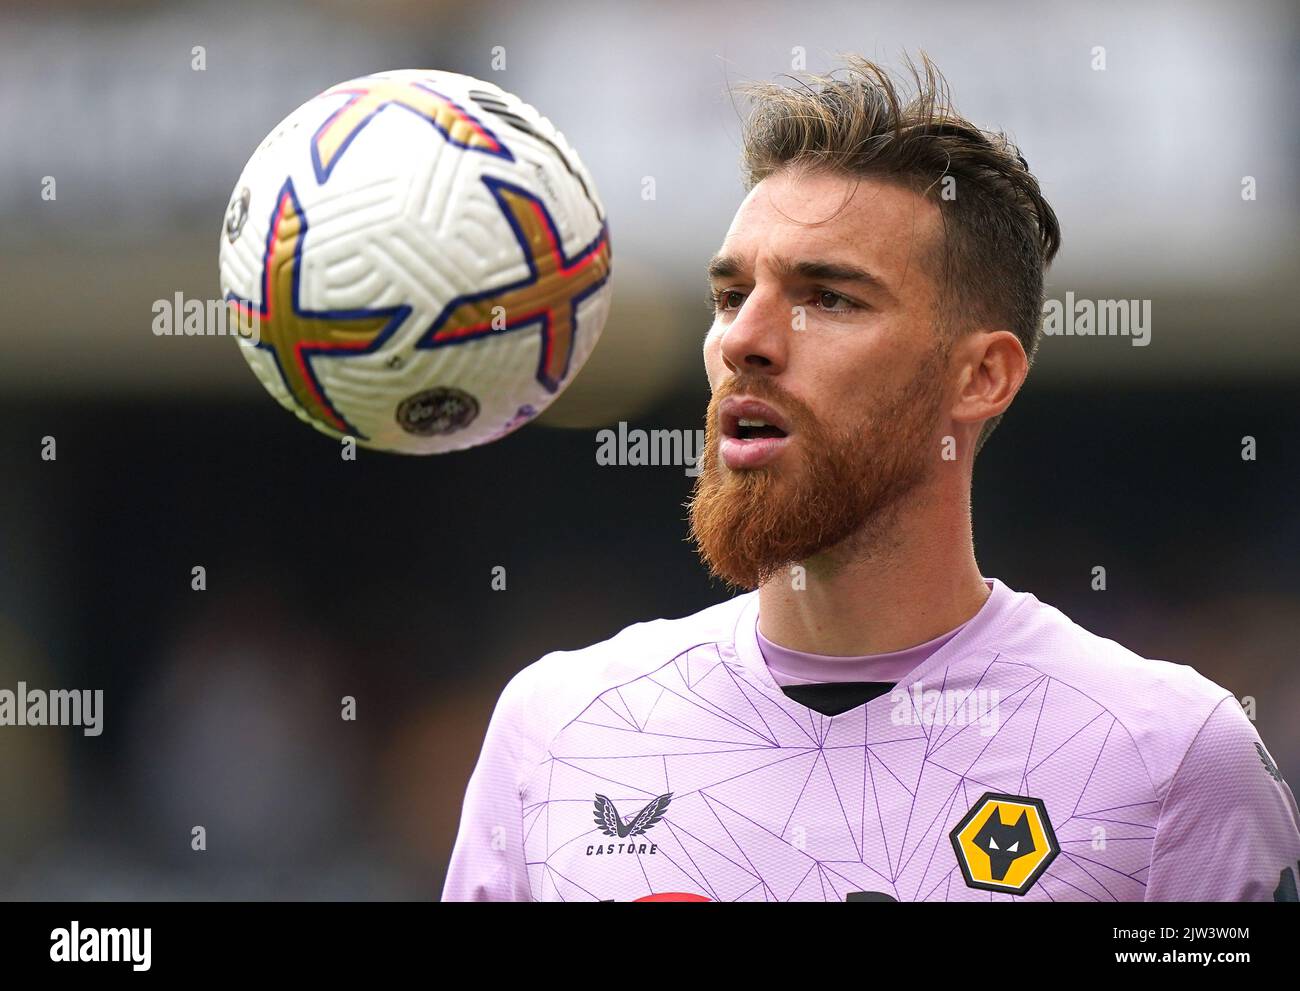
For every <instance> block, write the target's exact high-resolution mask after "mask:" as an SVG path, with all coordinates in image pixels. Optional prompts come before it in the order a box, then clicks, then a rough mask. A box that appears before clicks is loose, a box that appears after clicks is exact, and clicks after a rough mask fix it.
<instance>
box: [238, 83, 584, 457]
mask: <svg viewBox="0 0 1300 991" xmlns="http://www.w3.org/2000/svg"><path fill="white" fill-rule="evenodd" d="M220 260H221V291H222V295H223V296H224V298H225V299H226V300H227V301H228V302H229V305H230V307H231V311H232V315H235V316H237V319H238V326H239V327H240V336H239V338H238V341H239V346H240V349H241V351H242V352H243V355H244V357H245V358H246V359H247V360H248V363H249V364H250V365H251V366H252V368H253V371H254V372H255V373H256V374H257V377H258V379H259V380H260V381H261V383H262V384H263V385H264V386H265V387H266V389H267V390H268V391H269V392H270V393H271V395H272V396H274V397H275V398H276V399H277V400H278V401H279V402H280V404H281V405H282V406H284V407H286V408H287V409H290V410H292V411H293V412H294V413H296V414H297V415H298V416H299V417H300V418H301V419H303V420H305V421H306V422H308V423H310V424H311V425H312V426H313V427H315V428H316V429H318V430H320V431H323V432H324V433H326V434H329V435H331V436H333V437H349V436H350V437H354V438H356V441H357V443H358V444H360V445H362V446H365V447H371V448H377V449H381V450H385V451H394V452H400V453H404V454H439V453H442V452H445V451H454V450H460V449H462V448H466V447H473V446H474V445H477V444H484V443H487V442H488V441H492V440H496V439H497V438H499V437H502V436H504V435H505V434H507V433H509V432H510V431H512V430H515V429H516V428H518V427H520V426H522V425H523V424H524V423H526V422H527V421H528V420H530V419H532V418H533V417H534V416H536V415H537V414H538V413H540V412H541V411H542V410H544V409H545V408H546V407H547V406H548V405H550V403H551V402H552V401H553V400H554V399H555V398H556V396H558V395H559V394H560V392H561V391H562V390H563V389H564V387H565V386H566V385H567V384H568V383H569V382H570V381H571V380H572V379H573V376H574V375H576V374H577V372H578V370H579V369H580V368H581V367H582V365H583V363H584V362H585V361H586V360H587V357H588V355H590V354H591V350H592V348H593V347H594V346H595V344H596V340H597V339H598V338H599V336H600V332H601V329H602V328H603V326H604V323H605V317H606V315H607V313H608V310H609V298H610V282H609V273H610V249H609V232H608V227H607V224H606V218H605V210H604V207H603V206H602V204H601V201H600V197H599V195H598V194H597V192H596V187H595V183H594V182H593V181H592V178H591V175H590V174H589V173H588V171H587V170H586V168H585V167H584V166H583V164H582V162H581V161H579V159H578V156H577V154H575V153H574V151H573V149H572V148H570V147H569V144H568V142H567V141H565V139H564V136H563V135H562V134H560V133H559V132H558V131H557V130H556V129H555V127H554V126H553V125H552V124H551V123H550V121H548V120H547V119H546V118H545V117H543V116H542V115H541V114H539V113H538V112H537V111H536V110H535V109H533V107H531V106H529V105H528V104H526V103H524V102H522V101H521V100H520V99H519V98H518V97H515V96H513V95H511V94H510V93H507V92H505V91H504V90H502V89H501V88H500V87H498V86H496V85H494V84H492V83H488V82H484V81H482V80H480V79H475V78H473V77H471V76H464V75H460V74H458V73H453V72H441V71H436V70H427V71H426V70H401V71H393V72H381V73H376V74H375V75H371V76H365V77H362V78H360V79H354V80H351V81H349V82H345V83H340V84H339V85H337V86H334V87H331V88H330V89H328V90H326V91H325V92H324V93H321V94H320V95H319V96H317V97H314V98H313V99H311V100H309V101H307V103H305V104H303V105H302V106H301V107H299V108H298V109H297V110H295V111H294V112H293V113H291V114H290V115H289V116H288V117H286V118H285V119H284V120H283V121H282V122H281V123H280V125H279V126H278V127H276V128H275V129H274V130H273V131H272V132H271V133H270V134H269V135H268V136H267V137H266V139H265V140H264V141H263V142H262V143H261V145H259V146H258V148H257V150H256V151H254V152H253V157H252V158H251V159H249V162H248V164H247V165H246V166H245V167H244V171H243V174H242V175H240V177H239V181H238V182H237V183H236V184H235V190H234V193H233V195H232V196H231V201H230V207H229V209H228V210H227V212H226V223H225V227H224V230H223V231H222V234H221V259H220Z"/></svg>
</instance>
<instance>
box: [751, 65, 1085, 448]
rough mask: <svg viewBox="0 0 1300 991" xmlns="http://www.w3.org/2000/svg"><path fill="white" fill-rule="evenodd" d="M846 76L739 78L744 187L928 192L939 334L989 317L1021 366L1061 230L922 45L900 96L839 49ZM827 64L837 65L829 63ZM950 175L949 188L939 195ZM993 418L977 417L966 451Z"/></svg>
mask: <svg viewBox="0 0 1300 991" xmlns="http://www.w3.org/2000/svg"><path fill="white" fill-rule="evenodd" d="M841 58H842V59H843V60H844V62H845V63H846V66H845V67H846V68H847V70H848V76H847V78H844V79H837V78H835V75H834V73H831V74H828V75H806V76H805V77H804V78H802V79H798V78H796V79H795V83H796V85H795V86H794V87H787V86H783V85H779V84H777V83H748V84H744V85H742V86H741V87H740V90H741V91H742V92H743V93H744V94H745V95H747V96H748V97H750V99H751V100H752V102H753V106H752V109H751V111H750V114H749V117H748V119H747V120H746V122H745V126H744V133H743V139H744V150H743V154H742V168H743V170H744V180H745V188H746V189H753V188H754V186H756V185H757V184H758V183H759V182H761V181H762V180H763V179H765V178H767V177H768V176H770V175H772V174H774V173H776V172H779V171H781V170H783V169H785V168H787V167H789V166H797V167H808V168H810V169H813V170H817V171H829V172H832V173H843V174H845V175H850V176H862V177H870V178H876V179H882V180H886V181H892V182H895V183H898V184H900V185H902V186H905V187H906V188H908V189H911V190H912V191H913V192H915V193H917V194H918V195H921V196H925V197H927V198H928V199H930V200H932V201H933V202H934V203H935V204H936V205H937V206H938V207H939V212H940V216H941V218H942V222H943V230H944V236H943V243H942V245H941V246H940V250H939V254H940V257H939V258H937V259H936V258H931V264H932V265H934V266H935V269H936V270H937V274H938V276H939V277H938V283H939V286H940V295H941V300H940V307H939V310H940V314H939V315H940V320H941V323H942V326H943V327H945V328H948V330H949V332H951V333H964V332H967V331H970V330H973V329H974V328H976V327H978V326H981V325H985V326H987V325H989V324H995V325H996V324H1001V325H1003V326H1006V327H1007V328H1008V329H1010V330H1012V331H1013V332H1014V333H1015V335H1016V337H1017V338H1019V340H1020V343H1021V345H1022V346H1023V347H1024V349H1025V354H1026V355H1027V356H1028V358H1029V360H1030V362H1031V363H1032V362H1033V359H1034V354H1035V352H1036V351H1037V349H1038V341H1039V337H1040V333H1041V326H1042V308H1043V277H1044V274H1045V272H1046V271H1047V267H1048V266H1049V265H1050V264H1051V262H1052V259H1053V258H1054V257H1055V256H1056V252H1057V250H1058V249H1059V248H1060V245H1061V228H1060V224H1059V223H1058V222H1057V219H1056V214H1055V212H1053V210H1052V208H1051V206H1050V205H1048V203H1047V200H1046V199H1044V198H1043V194H1042V192H1041V191H1040V190H1039V187H1038V180H1037V179H1036V178H1034V175H1033V173H1031V172H1030V171H1029V163H1028V162H1026V161H1025V159H1024V158H1023V157H1022V156H1021V154H1020V151H1019V149H1018V148H1017V147H1016V146H1015V145H1014V144H1012V143H1011V141H1010V140H1009V139H1008V138H1007V136H1006V135H1005V134H1004V133H1002V132H1001V131H997V132H991V131H985V130H982V129H981V128H979V127H976V126H975V125H974V124H972V123H971V122H970V121H968V120H966V119H965V118H963V117H961V116H959V115H958V114H957V113H956V112H955V111H954V110H953V109H952V106H951V100H950V96H949V91H948V84H947V81H946V80H945V79H944V77H943V75H942V74H941V73H940V72H939V70H938V68H937V67H936V66H935V65H934V63H933V62H932V61H931V60H930V58H929V56H928V55H926V54H925V53H924V52H922V53H921V69H920V70H918V69H917V67H916V65H915V63H914V62H913V61H912V59H911V58H910V57H909V58H907V59H906V65H907V68H908V70H909V71H910V74H911V77H912V84H913V88H914V90H915V92H914V93H912V94H911V95H910V96H908V97H907V98H906V99H905V94H904V93H902V92H900V89H899V86H898V84H897V83H896V82H895V81H894V79H893V77H892V76H891V75H890V73H889V72H888V71H887V70H886V69H884V68H883V67H882V66H881V65H879V64H878V63H876V62H872V61H870V60H868V59H866V58H864V57H862V56H861V55H844V56H841ZM837 71H838V70H837ZM948 176H951V177H952V178H953V180H954V181H955V186H954V185H951V184H947V185H948V188H953V189H954V190H955V195H953V196H951V197H947V196H945V195H944V189H945V185H946V184H945V183H944V181H943V180H944V179H945V177H948ZM1001 419H1002V416H1001V415H998V416H995V417H991V418H990V419H988V420H986V421H985V423H984V426H983V427H982V428H981V430H980V434H979V438H978V439H977V441H976V443H975V453H976V454H977V455H978V454H979V451H980V448H982V447H983V446H984V442H985V441H986V440H987V439H988V437H989V434H991V433H992V432H993V430H994V428H996V427H997V425H998V422H999V421H1000V420H1001Z"/></svg>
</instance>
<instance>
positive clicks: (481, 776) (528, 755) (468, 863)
mask: <svg viewBox="0 0 1300 991" xmlns="http://www.w3.org/2000/svg"><path fill="white" fill-rule="evenodd" d="M528 673H529V672H528V671H527V670H525V671H521V672H520V673H519V674H517V675H515V676H514V678H512V679H511V680H510V683H509V684H507V685H506V687H505V689H504V690H503V691H502V692H501V696H500V698H499V699H498V700H497V704H496V708H495V709H494V710H493V712H492V718H491V720H490V721H489V723H488V729H487V735H486V736H485V737H484V740H483V748H482V750H481V751H480V753H479V758H478V763H477V764H476V765H475V767H474V771H473V773H472V774H471V775H470V779H469V786H468V787H467V788H466V791H465V801H464V804H463V805H462V808H461V815H460V828H459V829H458V830H457V833H456V844H455V847H454V848H453V849H452V854H451V863H450V865H449V866H448V868H447V879H446V882H445V883H444V885H443V889H442V900H443V901H445V902H469V901H474V902H484V901H491V902H496V901H531V900H532V891H531V888H530V885H529V880H528V868H527V865H526V864H525V862H524V836H523V828H524V825H523V806H522V799H521V795H520V787H521V785H522V781H523V776H524V774H525V772H526V771H527V769H528V768H529V767H531V766H532V763H530V762H532V761H534V757H535V752H536V748H535V745H534V744H533V743H532V742H531V738H532V734H531V733H530V728H531V727H530V726H529V722H528V721H529V717H530V705H529V701H528V693H527V688H526V683H527V680H528V679H527V675H528Z"/></svg>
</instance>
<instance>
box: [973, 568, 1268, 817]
mask: <svg viewBox="0 0 1300 991" xmlns="http://www.w3.org/2000/svg"><path fill="white" fill-rule="evenodd" d="M1005 637H1006V639H1005V642H999V643H997V644H995V645H993V646H995V647H996V649H997V650H998V652H999V654H1000V656H1001V657H1002V658H1003V659H1006V660H1014V661H1018V662H1020V663H1024V664H1027V665H1029V666H1031V667H1033V668H1036V669H1037V670H1039V671H1041V672H1042V673H1043V674H1045V675H1047V676H1048V677H1050V678H1052V679H1053V680H1055V681H1057V682H1059V683H1060V684H1061V685H1063V686H1068V687H1069V688H1071V689H1073V690H1074V691H1076V692H1079V693H1081V694H1083V695H1084V696H1087V697H1088V698H1089V699H1091V700H1093V701H1094V702H1095V703H1097V704H1098V705H1100V706H1101V707H1102V708H1104V709H1105V710H1107V711H1108V712H1109V713H1110V714H1111V715H1112V716H1113V717H1114V718H1115V720H1116V721H1117V722H1118V723H1119V725H1120V726H1122V727H1123V728H1124V730H1125V731H1126V732H1127V733H1128V734H1129V736H1130V737H1131V738H1132V739H1133V742H1134V745H1135V746H1136V747H1137V749H1138V752H1139V754H1140V755H1141V757H1142V760H1143V763H1144V764H1145V765H1146V767H1147V771H1148V773H1149V774H1150V776H1151V779H1152V784H1153V785H1154V787H1155V789H1156V791H1157V793H1158V794H1159V795H1160V796H1161V797H1163V796H1164V794H1165V793H1166V791H1167V789H1168V787H1169V783H1170V781H1171V780H1172V778H1173V775H1174V773H1175V772H1176V771H1177V770H1178V766H1179V764H1180V763H1181V762H1182V760H1183V758H1184V757H1185V756H1186V754H1187V753H1188V750H1189V749H1190V747H1191V745H1192V742H1193V741H1194V740H1195V739H1196V736H1197V734H1198V733H1200V731H1201V730H1202V728H1203V727H1204V726H1205V725H1206V723H1207V721H1208V720H1209V718H1210V716H1211V714H1212V713H1213V712H1214V711H1215V710H1216V708H1218V707H1219V705H1220V704H1221V703H1223V702H1224V700H1225V699H1232V700H1233V701H1232V702H1231V704H1232V705H1234V706H1237V709H1238V711H1240V706H1239V705H1237V703H1236V702H1235V699H1234V697H1233V694H1232V692H1230V691H1229V690H1228V689H1227V688H1224V687H1223V686H1222V685H1219V684H1217V683H1216V682H1214V681H1212V680H1211V679H1209V678H1207V677H1205V676H1204V675H1203V674H1201V673H1200V672H1199V671H1197V670H1196V669H1195V668H1193V667H1192V666H1191V665H1189V664H1183V663H1179V662H1176V661H1167V660H1159V659H1155V658H1149V657H1143V656H1142V655H1140V654H1138V653H1136V652H1134V651H1132V650H1130V649H1129V648H1127V647H1125V646H1124V645H1123V644H1120V643H1117V642H1116V641H1114V640H1111V639H1109V638H1107V637H1103V636H1100V635H1099V634H1096V633H1094V632H1092V631H1091V630H1088V629H1086V628H1084V627H1083V626H1080V625H1079V624H1078V623H1076V622H1074V621H1073V620H1072V619H1070V618H1069V617H1068V616H1066V615H1065V614H1064V613H1063V612H1062V611H1061V610H1059V609H1057V608H1056V607H1054V606H1050V605H1048V604H1046V603H1044V602H1041V601H1039V600H1038V599H1037V598H1035V597H1034V596H1032V595H1028V594H1026V601H1025V602H1024V603H1023V604H1022V607H1021V608H1020V609H1019V610H1017V614H1016V616H1015V622H1013V623H1011V624H1008V627H1007V628H1006V630H1005ZM1243 718H1244V716H1243Z"/></svg>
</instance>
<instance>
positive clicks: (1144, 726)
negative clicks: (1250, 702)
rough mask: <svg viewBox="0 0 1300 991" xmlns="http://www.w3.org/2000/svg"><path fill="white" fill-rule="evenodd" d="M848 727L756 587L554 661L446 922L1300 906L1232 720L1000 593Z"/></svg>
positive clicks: (1159, 675) (452, 879)
mask: <svg viewBox="0 0 1300 991" xmlns="http://www.w3.org/2000/svg"><path fill="white" fill-rule="evenodd" d="M989 585H990V587H991V589H992V592H991V594H990V596H989V598H988V600H987V601H986V602H985V603H984V606H983V607H982V608H981V610H980V611H979V613H977V614H976V616H975V617H974V618H973V619H971V620H970V622H968V623H967V624H966V625H965V626H964V627H962V628H961V629H960V630H959V631H958V632H957V633H956V635H954V636H953V637H952V638H951V639H949V640H947V641H946V642H945V643H943V644H942V646H940V647H939V648H938V649H937V650H935V651H934V652H933V653H932V654H931V655H930V656H929V657H928V658H926V659H925V660H924V661H922V662H921V663H920V664H918V665H917V666H916V667H915V668H914V669H913V670H911V671H910V672H909V673H907V674H906V675H905V676H904V677H902V678H901V680H899V681H898V683H897V685H896V686H895V688H894V690H893V691H892V693H886V694H883V695H880V696H879V697H876V698H873V699H871V700H870V701H867V702H866V703H864V704H862V705H858V706H856V707H854V708H850V709H848V710H847V711H843V712H841V713H839V714H838V715H833V716H831V715H825V714H823V713H822V712H819V711H816V710H814V709H810V708H807V707H805V706H804V705H802V704H800V703H798V702H796V701H794V700H793V699H791V698H790V697H788V696H787V694H786V693H785V692H784V691H783V690H782V687H781V686H780V685H778V684H777V682H776V681H775V680H774V679H773V677H772V674H771V672H770V671H769V670H768V667H767V665H766V663H765V662H764V660H763V655H762V653H761V652H760V650H759V644H758V640H757V632H756V630H757V619H758V594H757V593H756V592H751V593H748V594H745V595H740V596H737V597H736V598H734V599H731V600H730V601H727V602H723V603H721V604H719V605H715V606H712V607H710V608H708V609H704V610H702V611H701V612H698V613H696V614H694V615H692V616H688V617H685V618H683V619H676V620H655V621H654V622H649V623H638V624H635V625H633V626H629V627H627V628H626V629H624V630H623V631H622V632H620V633H619V634H617V635H616V636H614V637H611V638H610V639H609V640H606V641H604V642H602V643H598V644H595V645H593V646H591V647H587V648H585V649H582V650H575V651H557V652H554V653H550V654H547V655H546V656H544V657H542V658H541V659H540V660H538V661H537V662H535V663H533V664H531V665H529V666H528V667H526V668H525V669H524V670H523V671H520V672H519V673H518V674H517V675H515V677H514V678H512V679H511V681H510V682H509V684H508V685H506V687H505V690H504V691H503V692H502V694H501V697H500V700H499V701H498V703H497V706H496V710H495V712H494V713H493V715H492V720H491V722H490V724H489V726H488V730H487V736H486V739H485V740H484V743H483V749H482V753H481V754H480V757H479V761H478V765H477V767H476V768H475V770H474V773H473V775H472V777H471V778H470V781H469V787H468V790H467V792H466V795H465V802H464V807H463V811H462V815H461V822H460V829H459V832H458V835H457V837H456V845H455V849H454V851H453V853H452V859H451V865H450V868H449V870H448V874H447V881H446V885H445V887H444V889H443V893H442V897H443V899H444V900H447V901H530V900H532V901H574V900H578V901H610V900H613V901H633V900H638V899H643V900H682V901H685V900H707V901H789V900H798V901H854V900H897V901H972V900H981V901H999V900H1009V899H1020V898H1023V899H1026V900H1038V901H1143V900H1146V901H1167V900H1198V901H1268V900H1283V901H1285V900H1295V898H1296V876H1297V873H1298V872H1300V814H1298V813H1297V809H1296V802H1295V798H1294V796H1293V795H1292V793H1291V790H1290V788H1289V787H1288V786H1287V785H1286V783H1285V782H1284V781H1283V780H1282V776H1281V774H1280V772H1279V771H1278V769H1277V767H1276V764H1275V763H1274V761H1273V760H1272V757H1271V756H1270V755H1269V753H1268V751H1267V750H1266V749H1265V748H1264V746H1263V744H1262V743H1261V741H1260V738H1259V736H1258V734H1257V733H1256V732H1255V728H1254V726H1253V725H1251V722H1250V720H1249V719H1247V717H1246V715H1245V713H1244V712H1243V711H1242V709H1241V706H1240V705H1239V704H1238V703H1237V701H1236V699H1234V698H1233V696H1232V694H1231V693H1230V692H1229V691H1228V690H1227V689H1225V688H1222V687H1220V686H1219V685H1216V684H1215V683H1214V682H1212V681H1210V680H1209V679H1207V678H1205V677H1203V676H1201V675H1200V674H1198V673H1197V672H1196V671H1194V670H1193V669H1192V668H1190V667H1188V666H1187V665H1184V664H1174V663H1170V662H1167V661H1154V660H1146V659H1144V658H1142V657H1139V656H1137V655H1136V654H1134V653H1132V652H1131V651H1129V650H1126V649H1125V648H1124V647H1122V646H1120V645H1119V644H1117V643H1115V642H1114V641H1112V640H1106V639H1103V638H1101V637H1098V636H1096V635H1094V634H1092V633H1089V632H1088V631H1086V630H1084V629H1083V628H1081V627H1079V626H1077V625H1076V624H1075V623H1073V622H1071V621H1070V620H1069V619H1068V618H1067V617H1066V616H1064V615H1063V614H1062V613H1061V612H1059V611H1058V610H1056V609H1054V608H1053V607H1051V606H1048V605H1045V604H1044V603H1042V602H1039V601H1038V600H1037V599H1036V598H1034V596H1032V595H1029V594H1027V593H1023V592H1016V591H1013V590H1012V589H1010V588H1008V587H1007V586H1006V585H1004V584H1003V583H1001V582H999V581H996V580H990V581H989Z"/></svg>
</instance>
